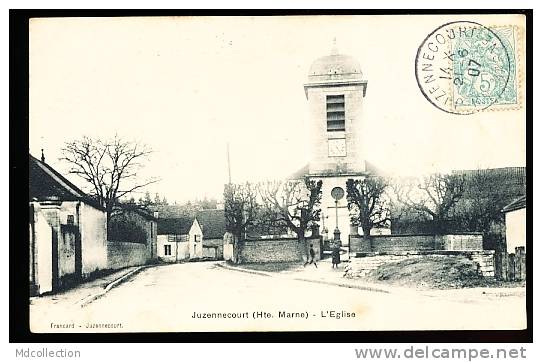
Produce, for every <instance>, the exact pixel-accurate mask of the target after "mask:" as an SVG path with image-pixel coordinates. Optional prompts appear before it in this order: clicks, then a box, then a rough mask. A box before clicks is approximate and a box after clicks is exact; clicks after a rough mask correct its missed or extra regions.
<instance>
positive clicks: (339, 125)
mask: <svg viewBox="0 0 542 362" xmlns="http://www.w3.org/2000/svg"><path fill="white" fill-rule="evenodd" d="M326 113H327V130H328V131H330V132H332V131H344V119H345V118H344V95H343V94H341V95H334V96H326Z"/></svg>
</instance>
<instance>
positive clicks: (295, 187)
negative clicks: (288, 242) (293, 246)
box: [259, 178, 322, 242]
mask: <svg viewBox="0 0 542 362" xmlns="http://www.w3.org/2000/svg"><path fill="white" fill-rule="evenodd" d="M259 190H260V195H261V198H262V201H263V207H264V208H265V209H267V212H266V214H267V215H274V217H276V219H275V220H273V221H274V222H282V223H284V224H285V225H286V226H287V227H288V228H289V229H290V230H292V231H293V232H295V233H296V235H297V240H298V241H300V242H304V241H305V232H306V231H307V230H308V229H309V228H311V227H312V226H318V221H320V212H321V209H320V207H319V206H320V202H321V199H322V181H317V182H316V181H313V180H310V179H308V178H305V180H304V181H301V180H289V181H276V182H267V183H265V184H260V187H259Z"/></svg>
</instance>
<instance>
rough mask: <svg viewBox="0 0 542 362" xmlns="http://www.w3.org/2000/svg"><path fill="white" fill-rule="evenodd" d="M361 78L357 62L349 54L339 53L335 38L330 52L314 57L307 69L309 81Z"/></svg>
mask: <svg viewBox="0 0 542 362" xmlns="http://www.w3.org/2000/svg"><path fill="white" fill-rule="evenodd" d="M361 79H362V72H361V67H360V65H359V62H358V61H357V59H356V58H354V57H352V56H350V55H346V54H339V52H338V50H337V44H336V42H335V40H334V41H333V47H332V49H331V54H329V55H325V56H323V57H320V58H318V59H316V60H315V61H314V62H313V63H312V65H311V67H310V70H309V83H320V82H326V81H341V80H361Z"/></svg>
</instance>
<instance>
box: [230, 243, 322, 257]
mask: <svg viewBox="0 0 542 362" xmlns="http://www.w3.org/2000/svg"><path fill="white" fill-rule="evenodd" d="M311 244H312V245H313V249H314V252H315V259H316V260H320V237H317V238H307V239H306V241H305V245H302V244H301V243H300V242H299V241H298V240H297V238H280V239H254V240H252V239H251V240H245V241H244V242H243V243H242V244H241V248H240V255H239V256H240V260H241V262H242V263H272V262H294V261H299V262H301V261H304V260H306V258H307V255H308V253H309V247H310V245H311Z"/></svg>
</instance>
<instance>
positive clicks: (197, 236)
mask: <svg viewBox="0 0 542 362" xmlns="http://www.w3.org/2000/svg"><path fill="white" fill-rule="evenodd" d="M188 245H189V255H190V259H194V258H201V257H203V232H202V230H201V227H200V225H199V222H198V220H197V219H195V220H194V222H193V223H192V227H191V228H190V231H189V232H188Z"/></svg>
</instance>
